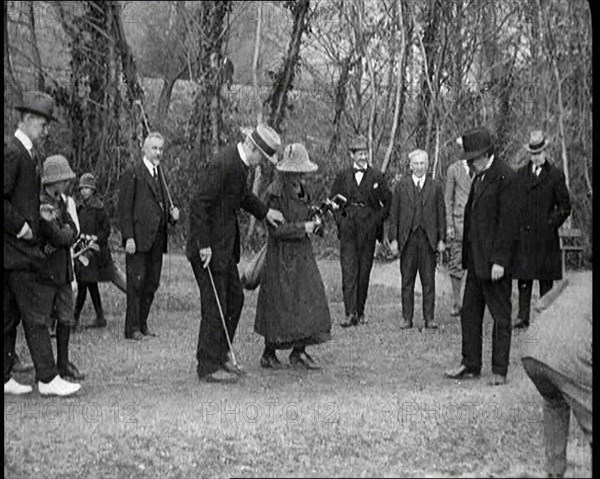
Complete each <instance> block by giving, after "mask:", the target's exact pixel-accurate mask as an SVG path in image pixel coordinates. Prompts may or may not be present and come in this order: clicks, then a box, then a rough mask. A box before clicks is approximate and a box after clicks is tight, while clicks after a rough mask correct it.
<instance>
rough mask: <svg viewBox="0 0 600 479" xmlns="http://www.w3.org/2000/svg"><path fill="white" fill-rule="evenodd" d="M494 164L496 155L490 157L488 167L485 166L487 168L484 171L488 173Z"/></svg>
mask: <svg viewBox="0 0 600 479" xmlns="http://www.w3.org/2000/svg"><path fill="white" fill-rule="evenodd" d="M493 162H494V155H492V156H490V159H489V160H488V162H487V165H485V168H484V169H483V171H487V170H488V169H489V168H490V166H492V163H493Z"/></svg>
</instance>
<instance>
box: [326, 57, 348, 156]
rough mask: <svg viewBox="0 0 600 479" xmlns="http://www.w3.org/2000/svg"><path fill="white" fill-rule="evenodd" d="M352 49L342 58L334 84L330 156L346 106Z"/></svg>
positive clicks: (333, 150)
mask: <svg viewBox="0 0 600 479" xmlns="http://www.w3.org/2000/svg"><path fill="white" fill-rule="evenodd" d="M352 55H353V51H352V52H350V53H349V54H348V56H346V58H344V59H343V60H342V64H341V69H340V77H339V78H338V81H337V84H336V86H335V109H334V114H333V135H332V137H331V140H330V142H329V148H328V156H332V155H333V154H334V153H335V151H336V150H337V146H338V143H339V140H340V126H341V119H342V114H343V112H344V110H345V108H346V88H347V86H348V80H349V79H350V68H351V59H352Z"/></svg>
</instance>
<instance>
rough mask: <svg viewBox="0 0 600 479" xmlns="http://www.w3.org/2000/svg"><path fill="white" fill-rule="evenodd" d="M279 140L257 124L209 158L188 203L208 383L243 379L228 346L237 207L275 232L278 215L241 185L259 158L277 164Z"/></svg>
mask: <svg viewBox="0 0 600 479" xmlns="http://www.w3.org/2000/svg"><path fill="white" fill-rule="evenodd" d="M280 148H281V140H280V139H279V135H278V134H277V133H276V132H275V131H274V130H273V129H272V128H270V127H269V126H267V125H264V124H261V125H258V126H257V127H256V129H254V131H253V132H252V133H251V134H249V135H248V136H247V137H246V140H245V141H244V142H243V143H242V142H240V143H238V144H237V145H235V146H229V147H226V148H225V149H224V150H222V151H221V152H219V153H218V154H217V155H216V156H215V157H214V158H212V159H210V160H209V161H208V162H207V163H206V165H205V167H204V170H203V172H202V175H201V180H200V183H199V184H198V188H197V190H196V193H195V195H194V197H193V198H192V201H191V204H190V225H189V233H188V240H187V247H186V256H187V258H188V259H189V261H190V263H191V265H192V269H193V270H194V275H195V277H196V281H197V282H198V287H199V289H200V301H201V312H202V319H201V321H200V334H199V336H198V349H197V352H196V358H197V360H198V367H197V372H198V377H199V378H200V380H202V381H208V382H235V381H237V379H238V377H239V376H240V375H242V374H243V372H242V370H241V369H240V367H239V365H238V364H237V361H236V359H235V355H234V354H233V351H232V350H231V344H232V342H233V338H234V335H235V330H236V328H237V325H238V322H239V320H240V315H241V312H242V306H243V304H244V293H243V290H242V285H241V283H240V277H239V272H238V269H237V263H238V262H239V260H240V229H239V225H238V220H237V214H238V211H239V209H240V208H243V209H244V210H246V211H248V212H249V213H251V214H252V215H254V216H255V217H256V218H257V219H259V220H262V219H265V218H266V219H267V221H268V222H269V223H271V224H272V225H273V226H275V227H277V226H278V225H279V224H281V223H283V222H284V219H283V215H282V214H281V212H280V211H277V210H272V209H269V208H268V207H267V206H266V205H265V204H264V203H263V202H262V201H260V200H259V199H258V198H257V197H256V195H254V194H253V193H252V192H251V191H250V190H249V189H248V187H247V186H246V180H247V176H248V172H249V171H250V168H251V167H255V166H257V165H258V164H259V163H260V162H261V161H263V158H266V159H268V160H269V161H271V163H276V162H277V151H278V150H279V149H280Z"/></svg>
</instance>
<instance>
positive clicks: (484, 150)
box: [446, 127, 517, 385]
mask: <svg viewBox="0 0 600 479" xmlns="http://www.w3.org/2000/svg"><path fill="white" fill-rule="evenodd" d="M462 141H463V148H464V152H465V153H464V158H465V159H466V160H467V162H468V163H469V166H470V167H471V168H474V170H475V173H476V174H475V177H474V178H473V183H472V185H471V191H470V193H469V199H468V200H467V204H466V206H465V221H464V234H463V268H465V269H466V270H467V282H466V285H465V295H464V298H463V311H462V315H461V328H462V363H461V366H460V367H458V368H456V369H453V370H449V371H446V376H447V377H449V378H453V379H456V378H467V377H469V378H470V377H477V376H479V375H480V373H481V353H482V339H483V336H482V332H483V331H482V329H483V313H484V310H485V307H486V306H487V307H488V308H489V310H490V313H491V315H492V318H493V319H494V329H493V332H492V378H491V380H490V385H501V384H505V383H506V375H507V372H508V360H509V354H510V338H511V324H510V323H511V304H510V294H511V289H512V288H511V275H510V271H509V267H510V265H511V263H512V262H511V259H512V255H513V252H514V246H515V238H516V225H517V223H516V215H515V211H516V209H515V208H516V206H517V205H516V202H515V194H516V190H515V182H514V172H513V170H512V169H511V168H510V167H509V166H508V165H507V164H506V163H505V162H504V161H502V160H501V159H500V158H496V157H495V155H494V154H492V150H493V143H492V137H491V134H490V132H489V131H488V130H487V128H485V127H478V128H474V129H472V130H469V131H467V132H465V133H464V134H463V137H462Z"/></svg>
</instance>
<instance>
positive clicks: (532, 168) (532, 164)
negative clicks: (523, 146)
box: [531, 160, 546, 173]
mask: <svg viewBox="0 0 600 479" xmlns="http://www.w3.org/2000/svg"><path fill="white" fill-rule="evenodd" d="M545 163H546V160H544V163H542V164H541V165H539V166H540V170H541V169H542V167H543V166H544V164H545ZM536 169H537V166H536V165H535V163H534V162H533V161H532V162H531V171H533V172H534V173H535V170H536Z"/></svg>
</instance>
